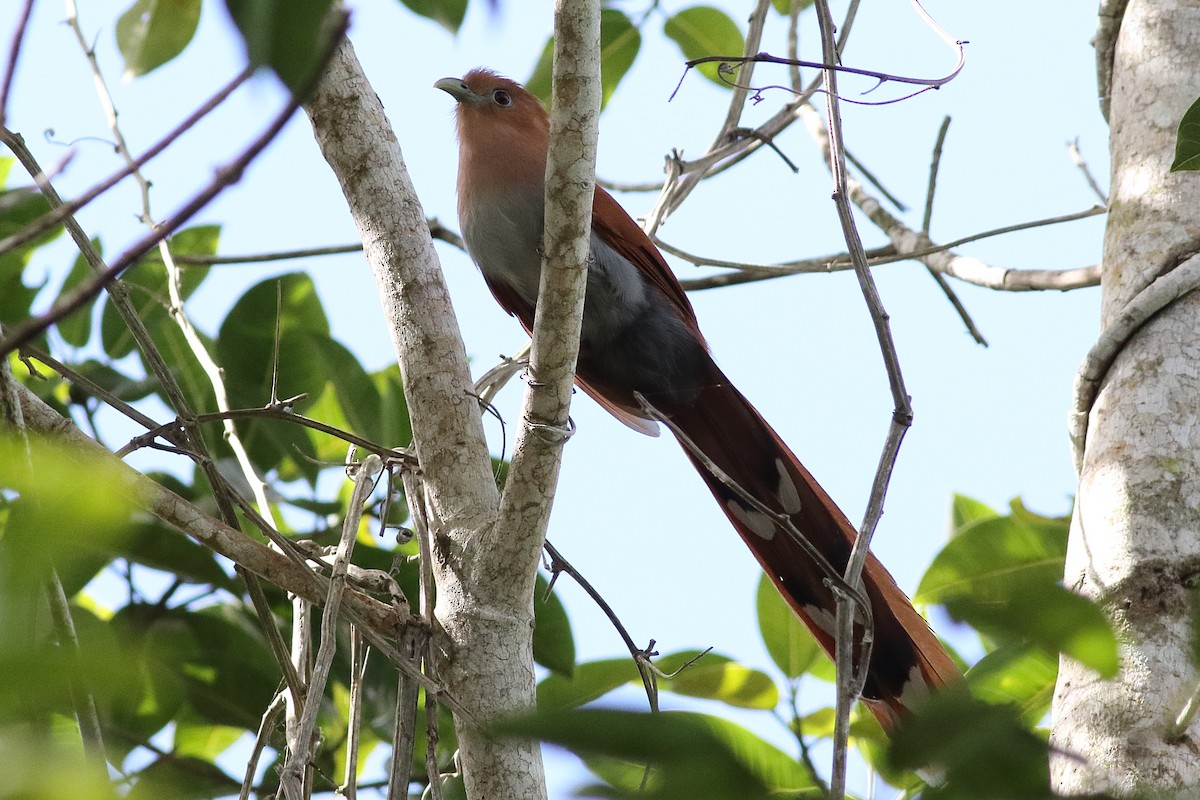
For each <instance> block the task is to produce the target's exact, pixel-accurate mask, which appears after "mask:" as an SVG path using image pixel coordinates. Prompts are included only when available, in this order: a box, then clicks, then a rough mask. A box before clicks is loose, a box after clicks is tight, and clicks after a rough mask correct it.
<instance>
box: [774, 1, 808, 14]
mask: <svg viewBox="0 0 1200 800" xmlns="http://www.w3.org/2000/svg"><path fill="white" fill-rule="evenodd" d="M812 4H813V0H800V8H801V9H805V8H808V7H809V6H811V5H812ZM771 6H772V7H774V9H775V10H776V11H778V12H779V13H780V14H790V13H791V12H792V0H771Z"/></svg>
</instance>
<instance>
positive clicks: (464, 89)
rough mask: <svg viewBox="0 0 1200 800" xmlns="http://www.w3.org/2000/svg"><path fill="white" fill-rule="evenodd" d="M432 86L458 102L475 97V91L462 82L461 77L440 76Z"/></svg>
mask: <svg viewBox="0 0 1200 800" xmlns="http://www.w3.org/2000/svg"><path fill="white" fill-rule="evenodd" d="M433 88H435V89H441V90H442V91H443V92H445V93H446V94H448V95H450V96H451V97H453V98H454V99H455V100H457V101H458V102H460V103H464V102H466V101H468V100H474V99H475V93H474V92H472V91H471V89H470V88H469V87H468V86H467V84H466V83H464V82H463V79H462V78H442V79H441V80H439V81H438V82H437V83H435V84H433Z"/></svg>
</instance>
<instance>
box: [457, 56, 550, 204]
mask: <svg viewBox="0 0 1200 800" xmlns="http://www.w3.org/2000/svg"><path fill="white" fill-rule="evenodd" d="M434 87H436V88H438V89H441V90H442V91H443V92H446V93H447V94H449V95H450V96H451V97H453V98H454V99H455V100H457V101H458V109H457V112H456V114H455V118H456V121H457V128H458V143H459V151H460V152H459V173H458V178H459V183H458V188H459V199H460V212H461V208H462V206H461V203H462V202H463V201H464V199H465V200H467V201H469V200H470V197H471V196H472V195H479V196H486V197H493V196H494V193H495V192H501V193H503V192H504V191H506V190H511V189H513V188H515V187H519V186H530V187H533V188H535V189H536V190H537V191H540V187H541V181H542V179H543V176H544V175H545V172H546V150H547V148H548V147H549V143H550V117H549V115H548V114H547V113H546V109H545V107H544V106H543V105H542V103H541V101H540V100H538V99H537V98H536V97H534V96H533V95H532V94H530V93H529V92H527V91H526V90H525V87H524V86H522V85H521V84H519V83H517V82H516V81H513V80H509V79H508V78H505V77H504V76H502V75H499V74H497V73H495V72H492V71H491V70H489V69H484V68H482V67H481V68H478V69H473V70H471V71H470V72H468V73H467V74H466V75H465V76H464V77H462V78H442V79H441V80H440V81H438V82H437V83H435V84H434Z"/></svg>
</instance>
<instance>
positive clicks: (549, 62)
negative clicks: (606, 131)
mask: <svg viewBox="0 0 1200 800" xmlns="http://www.w3.org/2000/svg"><path fill="white" fill-rule="evenodd" d="M641 46H642V34H641V32H639V31H638V29H637V28H636V27H635V26H634V24H633V22H632V21H631V20H630V19H629V17H628V16H627V15H626V14H625V13H624V12H623V11H620V10H618V9H615V8H605V9H602V10H601V11H600V89H601V99H600V108H601V109H603V108H604V107H605V106H606V105H608V101H609V99H610V98H611V97H612V96H613V92H615V91H616V90H617V84H619V83H620V82H621V79H622V78H624V77H625V73H627V72H629V68H630V67H631V66H633V62H634V59H636V58H637V54H638V51H639V50H640V49H641ZM553 68H554V37H550V38H549V39H547V40H546V45H545V47H543V48H542V55H541V56H540V57H539V58H538V63H537V65H536V66H535V67H534V68H533V74H532V75H530V76H529V80H528V81H526V82H525V88H526V89H528V90H529V92H530V93H531V94H533V95H534V96H535V97H537V98H538V99H539V100H541V101H542V104H543V105H545V106H546V108H549V107H550V84H551V81H552V79H553Z"/></svg>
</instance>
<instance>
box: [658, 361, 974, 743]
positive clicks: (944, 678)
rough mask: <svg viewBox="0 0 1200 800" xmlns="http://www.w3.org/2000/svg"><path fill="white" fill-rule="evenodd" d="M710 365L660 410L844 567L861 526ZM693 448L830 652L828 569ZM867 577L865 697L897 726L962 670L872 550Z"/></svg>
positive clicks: (732, 514)
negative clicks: (685, 398) (869, 636)
mask: <svg viewBox="0 0 1200 800" xmlns="http://www.w3.org/2000/svg"><path fill="white" fill-rule="evenodd" d="M712 370H713V373H714V379H713V380H711V381H706V382H705V388H703V389H702V390H701V391H700V394H699V396H698V397H697V398H696V399H695V400H694V402H689V403H686V404H671V405H670V406H669V407H668V408H666V409H662V410H663V411H665V412H666V415H667V416H668V418H669V419H670V420H671V422H672V423H673V424H674V425H675V426H677V427H678V428H679V430H680V432H682V433H683V434H684V435H686V436H687V437H688V439H690V440H691V442H692V443H693V444H694V446H695V447H696V448H698V449H699V450H700V452H702V453H703V454H704V455H705V456H706V457H707V458H709V459H711V461H712V462H713V463H714V464H715V465H716V466H718V467H719V468H720V469H721V470H723V471H724V472H725V473H726V474H727V476H728V477H729V478H730V479H731V480H732V481H733V482H735V483H736V484H737V485H738V486H740V487H741V488H742V489H743V490H745V491H746V492H747V493H748V494H750V495H751V496H752V497H754V498H755V499H757V500H758V501H759V502H760V503H762V504H764V505H766V506H767V507H768V508H770V509H771V510H772V511H774V512H776V513H779V514H783V515H786V516H787V517H789V518H790V519H791V521H792V523H793V524H794V526H795V528H796V529H797V530H798V531H799V532H800V534H801V535H802V536H803V537H804V538H805V539H806V540H807V541H808V542H810V543H811V544H812V545H813V546H814V547H815V548H816V549H817V550H818V551H819V552H820V553H821V554H822V555H824V557H825V559H826V560H827V561H828V562H829V564H830V565H832V566H833V568H834V569H835V570H836V571H837V573H838V574H839V575H840V574H841V573H842V572H843V570H845V567H846V563H847V561H848V560H849V557H850V550H851V548H852V547H853V544H854V540H855V537H856V535H857V534H856V531H855V528H854V526H853V525H851V524H850V521H849V520H848V519H846V515H845V514H843V513H842V511H841V509H839V508H838V507H837V506H836V505H835V504H834V502H833V500H831V499H830V497H829V495H828V494H826V493H825V490H824V489H822V488H821V486H820V485H819V484H818V483H817V482H816V480H814V479H813V477H812V475H810V474H809V472H808V470H807V469H805V468H804V465H802V464H801V463H800V460H799V459H798V458H796V456H795V455H794V454H793V453H792V451H791V450H789V449H788V447H787V445H785V444H784V443H783V440H782V439H780V438H779V435H778V434H777V433H775V431H774V430H772V429H771V426H770V425H768V424H767V422H766V420H764V419H763V418H762V416H761V415H760V414H759V413H758V411H756V410H755V408H754V407H753V406H752V405H750V402H749V401H748V400H747V399H746V398H745V397H743V396H742V394H741V392H739V391H738V390H737V389H736V388H735V387H734V386H733V385H732V384H731V383H730V382H729V380H728V378H726V377H725V375H724V374H723V373H721V371H720V369H719V368H717V367H716V365H715V364H714V365H712ZM684 449H685V451H687V450H688V448H687V447H686V446H685V447H684ZM688 455H689V457H690V458H691V459H692V462H693V463H694V464H695V466H696V469H697V471H698V472H699V473H700V475H701V477H702V478H704V481H705V482H706V483H707V484H708V488H709V489H710V490H711V491H712V493H713V495H714V496H715V497H716V499H717V502H718V503H720V504H721V508H722V510H723V511H724V512H725V514H726V515H727V516H728V517H729V520H730V522H732V523H733V526H734V528H736V529H737V532H738V533H739V534H740V535H741V537H742V539H743V540H744V541H745V542H746V544H747V546H749V548H750V550H751V552H753V553H754V556H755V558H757V559H758V562H759V563H760V564H761V565H762V568H763V569H764V570H765V571H766V573H767V574H768V575H770V576H771V580H772V581H774V583H775V586H776V588H778V589H779V592H780V593H781V594H782V595H783V596H784V598H786V599H787V601H788V603H789V604H790V605H791V607H792V608H793V609H794V610H795V612H796V614H797V615H798V616H799V617H800V619H801V620H803V621H804V623H805V624H806V625H807V626H808V627H809V629H811V630H812V632H813V635H814V636H815V637H816V639H817V641H818V642H820V644H821V646H822V647H823V648H824V649H825V652H827V653H828V654H829V655H830V657H831V658H832V657H833V655H834V649H835V644H834V618H835V613H836V611H835V609H836V602H835V600H834V596H833V593H832V591H831V590H830V589H829V587H828V585H827V583H826V577H827V575H826V573H825V572H824V571H823V570H822V569H821V567H819V566H818V565H817V563H816V562H815V561H814V560H813V558H812V557H811V556H810V555H809V554H808V553H806V552H805V551H804V549H803V547H802V546H801V545H799V544H798V543H797V542H796V541H795V540H794V539H793V537H792V536H790V535H788V534H787V533H786V532H785V531H783V530H782V529H781V528H780V527H779V525H777V524H776V522H775V521H774V520H772V519H771V517H770V516H768V515H767V514H764V513H763V512H762V511H760V510H757V509H755V508H754V507H753V506H752V505H750V504H748V503H747V502H746V501H745V499H744V498H742V497H741V496H740V495H739V494H738V493H737V492H736V491H735V490H734V489H732V488H730V487H729V486H728V485H726V484H725V483H723V482H722V481H721V480H720V479H719V478H718V477H717V476H715V475H714V474H713V472H712V470H710V469H709V468H708V467H707V466H705V465H704V464H703V463H702V461H701V460H700V459H698V458H697V457H696V455H695V454H693V453H691V452H690V451H689V452H688ZM863 584H864V588H865V590H866V594H867V597H868V598H869V600H870V603H871V608H872V616H873V618H874V646H873V649H872V655H871V662H870V667H869V669H868V674H867V680H866V685H865V687H864V691H863V700H864V701H865V702H866V703H867V705H868V707H869V708H870V709H871V711H872V712H873V713H874V714H875V716H876V718H878V719H879V722H880V724H881V725H882V726H883V728H884V730H885V731H889V732H890V731H891V729H892V728H893V727H894V725H895V723H896V721H897V720H898V718H899V717H900V716H901V715H903V714H905V713H907V712H908V711H910V710H911V709H912V705H913V703H914V702H919V701H920V699H921V698H923V697H925V696H926V695H928V693H929V691H930V690H931V689H938V688H940V687H942V686H945V685H947V684H949V683H951V682H953V681H955V680H957V679H958V678H959V677H960V673H959V670H958V667H957V666H956V665H955V663H954V661H953V660H952V659H951V658H950V656H949V654H948V653H947V652H946V650H945V648H944V647H942V644H941V642H939V641H938V638H937V636H935V635H934V633H933V631H931V630H930V628H929V625H928V624H927V623H926V622H925V620H924V619H923V618H922V617H921V615H920V614H919V613H917V611H916V609H915V608H913V606H912V603H911V602H910V601H909V599H908V598H907V597H906V596H905V595H904V593H903V592H902V591H900V589H899V587H897V586H896V581H895V579H894V578H892V576H891V575H890V574H889V573H888V571H887V570H886V569H885V568H884V566H883V564H881V563H880V562H879V560H878V559H876V558H875V556H874V555H871V556H869V557H868V559H867V563H866V569H865V570H864V572H863Z"/></svg>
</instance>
